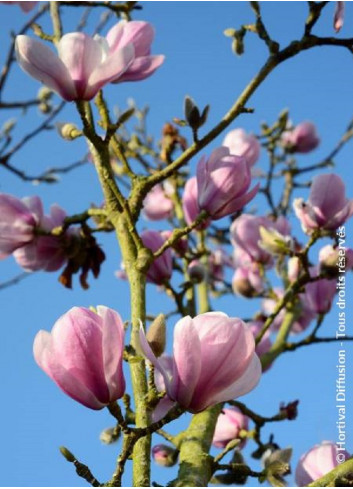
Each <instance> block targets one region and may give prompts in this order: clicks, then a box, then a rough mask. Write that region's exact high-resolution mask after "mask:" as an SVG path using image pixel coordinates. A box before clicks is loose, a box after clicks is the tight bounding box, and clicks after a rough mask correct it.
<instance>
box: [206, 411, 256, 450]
mask: <svg viewBox="0 0 353 489" xmlns="http://www.w3.org/2000/svg"><path fill="white" fill-rule="evenodd" d="M248 426H249V418H248V417H247V416H245V415H244V414H243V413H242V412H241V411H240V409H238V408H236V407H231V408H223V409H222V412H221V414H220V415H219V416H218V419H217V423H216V427H215V431H214V434H213V440H212V445H214V446H215V447H217V448H225V447H226V446H227V445H228V443H229V442H230V441H232V440H235V439H236V438H239V435H240V432H241V431H242V430H247V429H248ZM245 442H246V439H245V440H244V442H243V443H242V446H244V445H245Z"/></svg>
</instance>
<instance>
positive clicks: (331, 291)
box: [305, 267, 336, 314]
mask: <svg viewBox="0 0 353 489" xmlns="http://www.w3.org/2000/svg"><path fill="white" fill-rule="evenodd" d="M318 272H319V270H318V268H317V267H312V268H311V269H310V275H311V276H312V277H316V276H317V275H318ZM335 294H336V280H329V279H326V278H322V279H320V280H317V281H316V282H310V283H308V284H307V285H306V286H305V296H306V299H307V301H308V305H309V307H310V309H311V310H312V311H314V312H315V313H316V314H326V313H327V312H328V311H329V310H330V309H331V306H332V302H333V299H334V297H335Z"/></svg>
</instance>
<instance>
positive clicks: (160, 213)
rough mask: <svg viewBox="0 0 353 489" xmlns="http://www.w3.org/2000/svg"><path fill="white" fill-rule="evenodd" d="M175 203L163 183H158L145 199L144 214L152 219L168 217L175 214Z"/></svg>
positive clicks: (158, 219) (157, 219)
mask: <svg viewBox="0 0 353 489" xmlns="http://www.w3.org/2000/svg"><path fill="white" fill-rule="evenodd" d="M173 211H174V204H173V201H172V200H171V199H170V198H169V197H168V195H167V193H166V191H165V189H164V188H163V187H162V185H156V186H155V187H153V189H152V190H151V191H150V192H148V194H147V196H146V198H145V200H144V201H143V214H144V216H145V217H146V218H147V219H149V220H150V221H160V220H162V219H168V218H169V217H171V216H172V215H173Z"/></svg>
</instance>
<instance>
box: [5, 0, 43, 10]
mask: <svg viewBox="0 0 353 489" xmlns="http://www.w3.org/2000/svg"><path fill="white" fill-rule="evenodd" d="M0 3H6V4H7V5H19V7H20V9H21V10H22V12H25V13H27V12H30V11H31V10H33V9H34V7H35V6H36V5H37V3H38V2H13V1H11V2H10V1H8V2H0Z"/></svg>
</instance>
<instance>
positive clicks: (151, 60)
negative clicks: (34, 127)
mask: <svg viewBox="0 0 353 489" xmlns="http://www.w3.org/2000/svg"><path fill="white" fill-rule="evenodd" d="M152 38H153V28H152V27H151V26H149V24H147V23H146V22H128V23H127V22H125V21H123V22H119V23H118V24H117V25H115V26H114V27H113V28H112V29H111V30H110V31H109V33H108V35H107V37H106V38H103V37H100V36H95V37H93V38H92V37H90V36H88V35H86V34H84V33H82V32H72V33H69V34H65V35H64V36H63V37H62V38H61V39H60V41H59V43H58V46H57V48H58V54H57V55H56V54H55V53H54V52H53V51H52V50H51V49H50V48H49V47H48V46H46V45H45V44H43V43H42V42H39V41H36V40H34V39H32V38H30V37H28V36H25V35H21V36H17V38H16V54H17V59H18V62H19V64H20V66H21V68H22V69H23V70H24V71H26V72H27V73H28V74H29V75H31V76H32V77H33V78H35V79H36V80H39V81H41V82H42V83H44V84H45V85H46V86H48V87H49V88H51V89H52V90H54V91H55V92H57V93H58V94H59V95H61V97H62V98H63V99H65V100H67V101H72V100H91V99H92V98H93V97H94V96H95V95H96V94H97V93H98V91H99V90H100V89H101V88H102V87H103V86H104V85H106V84H107V83H111V82H114V83H117V82H119V81H123V80H139V79H143V78H146V77H147V76H149V75H150V74H152V73H153V71H155V70H156V69H157V68H158V66H159V65H160V64H161V63H162V62H163V57H153V56H150V55H149V48H150V44H151V42H152ZM129 70H130V71H129ZM123 75H125V78H124V77H123Z"/></svg>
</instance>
